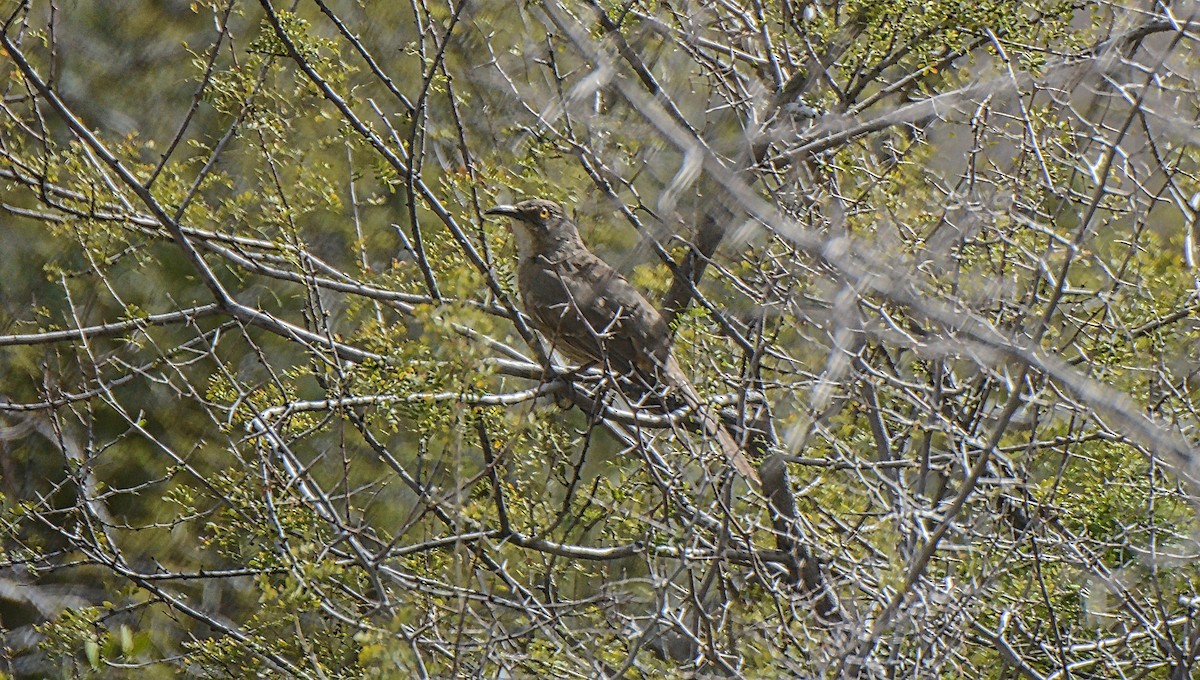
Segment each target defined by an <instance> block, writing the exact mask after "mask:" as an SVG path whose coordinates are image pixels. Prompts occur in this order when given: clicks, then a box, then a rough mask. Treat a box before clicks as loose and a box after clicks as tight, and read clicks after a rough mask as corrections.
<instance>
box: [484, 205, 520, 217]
mask: <svg viewBox="0 0 1200 680" xmlns="http://www.w3.org/2000/svg"><path fill="white" fill-rule="evenodd" d="M483 212H484V214H485V215H504V216H505V217H516V216H517V215H519V214H520V211H518V210H517V206H515V205H498V206H496V207H494V208H488V209H487V210H485V211H483Z"/></svg>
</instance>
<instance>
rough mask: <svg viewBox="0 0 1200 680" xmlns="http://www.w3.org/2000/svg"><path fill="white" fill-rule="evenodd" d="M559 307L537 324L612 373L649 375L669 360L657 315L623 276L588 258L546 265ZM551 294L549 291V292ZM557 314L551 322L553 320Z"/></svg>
mask: <svg viewBox="0 0 1200 680" xmlns="http://www.w3.org/2000/svg"><path fill="white" fill-rule="evenodd" d="M550 265H551V269H552V271H553V274H551V276H552V277H553V278H554V279H555V280H554V281H543V282H542V285H541V287H543V288H545V287H549V288H555V287H557V288H559V289H560V291H561V292H560V293H559V294H560V295H561V297H562V302H560V303H559V304H558V305H552V306H551V307H552V309H551V310H548V313H547V314H546V316H549V317H551V318H544V319H539V320H540V321H542V322H544V323H545V324H546V325H547V326H549V327H552V328H553V327H555V326H557V328H558V329H559V335H560V337H561V338H562V340H563V341H564V342H567V343H571V344H573V345H574V346H575V349H577V350H580V349H586V350H587V351H588V353H589V354H590V355H591V357H590V358H592V359H593V360H604V361H606V362H607V363H608V364H609V365H610V366H611V367H612V368H613V369H614V370H616V371H618V372H621V373H628V372H630V371H631V370H634V371H638V372H639V373H644V374H647V376H649V375H652V374H653V373H655V372H656V367H657V366H661V365H662V363H663V362H665V361H666V357H667V356H669V355H670V339H671V338H670V332H669V329H668V328H667V324H666V322H665V321H664V320H663V318H662V315H661V314H659V313H658V310H657V309H655V308H654V306H653V305H651V304H650V302H649V301H647V300H646V298H645V297H643V296H642V294H641V293H639V292H638V290H637V289H636V288H634V287H633V286H632V285H631V284H630V283H629V282H628V281H626V280H625V278H624V277H623V276H621V275H620V274H619V273H617V271H616V270H614V269H613V268H612V267H610V266H609V265H608V264H607V263H605V262H604V261H603V260H601V259H600V258H598V257H596V256H595V255H592V254H591V253H579V254H578V255H577V256H575V257H571V258H567V259H564V260H561V261H558V262H553V263H550ZM552 292H553V291H552ZM556 315H557V318H554V317H555V316H556Z"/></svg>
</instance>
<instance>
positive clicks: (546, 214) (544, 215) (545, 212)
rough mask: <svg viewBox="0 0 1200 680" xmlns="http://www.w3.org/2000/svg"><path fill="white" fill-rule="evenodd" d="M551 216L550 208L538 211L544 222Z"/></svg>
mask: <svg viewBox="0 0 1200 680" xmlns="http://www.w3.org/2000/svg"><path fill="white" fill-rule="evenodd" d="M549 216H550V209H549V208H542V209H541V210H539V211H538V217H540V218H542V219H543V220H544V219H546V218H547V217H549Z"/></svg>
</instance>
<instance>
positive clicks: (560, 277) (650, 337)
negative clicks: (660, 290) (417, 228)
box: [487, 198, 759, 484]
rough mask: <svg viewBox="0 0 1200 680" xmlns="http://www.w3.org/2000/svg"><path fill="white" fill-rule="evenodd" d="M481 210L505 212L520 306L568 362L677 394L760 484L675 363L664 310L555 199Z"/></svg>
mask: <svg viewBox="0 0 1200 680" xmlns="http://www.w3.org/2000/svg"><path fill="white" fill-rule="evenodd" d="M487 214H489V215H503V216H505V217H509V218H511V220H512V225H511V226H512V232H513V236H514V238H515V239H516V242H517V260H518V261H517V287H518V289H519V290H520V291H521V299H522V301H523V302H524V304H525V312H526V313H528V314H529V316H530V317H531V318H532V319H533V323H534V326H535V327H536V328H537V329H538V330H539V331H541V332H542V334H543V335H545V336H546V338H547V340H549V341H550V343H551V344H552V345H553V346H554V348H555V349H557V350H559V351H560V352H562V353H563V354H564V355H566V356H567V357H568V358H570V359H572V360H574V361H579V362H581V363H585V364H589V363H597V364H599V365H600V366H602V367H604V368H606V369H607V370H610V371H612V372H613V373H615V374H616V375H618V376H619V377H621V378H623V379H624V380H626V381H628V382H627V384H630V385H631V386H632V387H633V389H634V390H636V391H638V392H641V391H643V390H645V391H646V392H649V393H652V394H655V395H665V396H667V397H668V398H678V399H680V400H682V401H683V403H685V404H687V406H689V407H690V408H691V409H692V410H694V411H695V413H696V417H697V418H698V420H699V421H700V424H701V425H702V427H703V429H704V433H705V434H706V435H708V436H709V437H712V438H713V439H715V440H716V441H717V443H718V444H720V446H721V451H722V453H724V454H725V457H726V458H727V459H728V460H729V462H730V463H731V464H732V465H733V467H734V468H735V469H737V471H738V472H740V473H741V474H742V475H743V476H744V477H746V478H747V479H749V480H751V481H753V482H754V483H755V484H758V483H759V479H758V473H757V472H756V471H755V469H754V466H752V465H751V464H750V461H748V460H747V459H746V457H745V456H744V455H742V452H741V451H740V450H739V449H738V446H737V443H736V442H735V441H734V439H733V437H732V436H731V435H730V434H729V431H728V430H726V429H725V426H724V425H722V424H721V421H720V420H719V419H718V418H717V416H716V414H714V413H713V412H712V410H711V409H710V408H709V407H708V405H707V404H705V403H704V401H703V400H702V399H701V398H700V395H699V394H698V393H697V392H696V390H695V388H694V387H692V383H691V381H689V380H688V379H687V376H685V375H684V373H683V370H682V369H680V367H679V362H677V361H676V360H675V356H674V354H673V353H672V352H671V333H670V330H669V329H668V328H667V324H666V322H665V321H663V318H662V315H661V314H659V313H658V310H656V309H655V308H654V307H653V306H652V305H651V304H650V303H649V302H647V301H646V298H644V297H642V294H641V293H639V292H638V291H637V289H636V288H634V287H633V286H632V285H630V284H629V282H628V281H626V280H625V278H624V277H622V276H621V275H620V274H618V273H617V272H616V270H614V269H613V268H612V267H610V266H608V264H607V263H605V262H604V260H601V259H600V258H598V257H596V256H595V255H594V254H592V252H591V251H590V250H588V249H587V246H585V245H584V244H583V241H582V240H581V239H580V238H579V230H578V229H577V228H576V227H575V224H574V223H573V222H572V221H571V220H570V218H568V217H567V216H566V215H565V214H564V213H563V209H562V208H561V207H560V206H559V205H558V204H557V203H554V202H552V201H546V200H542V199H536V198H535V199H530V200H527V201H521V202H520V203H517V204H516V205H498V206H496V207H494V208H492V209H491V210H488V211H487Z"/></svg>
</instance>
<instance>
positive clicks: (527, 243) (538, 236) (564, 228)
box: [487, 198, 582, 259]
mask: <svg viewBox="0 0 1200 680" xmlns="http://www.w3.org/2000/svg"><path fill="white" fill-rule="evenodd" d="M487 214H488V215H502V216H504V217H508V218H510V224H509V226H510V227H511V228H512V232H513V237H514V238H515V239H516V241H517V255H518V256H519V257H520V258H521V259H525V258H529V257H535V256H537V255H545V256H547V257H552V256H554V255H556V254H559V253H561V252H562V251H563V250H565V249H572V248H575V247H576V246H579V247H582V242H580V240H579V231H578V230H577V229H576V228H575V224H574V223H573V222H572V221H571V220H570V218H568V217H567V215H566V213H564V212H563V209H562V206H560V205H559V204H557V203H555V202H554V201H547V200H545V199H542V198H531V199H528V200H525V201H521V202H520V203H514V204H512V205H498V206H496V207H494V208H491V209H490V210H488V211H487Z"/></svg>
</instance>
